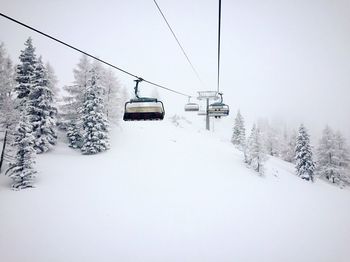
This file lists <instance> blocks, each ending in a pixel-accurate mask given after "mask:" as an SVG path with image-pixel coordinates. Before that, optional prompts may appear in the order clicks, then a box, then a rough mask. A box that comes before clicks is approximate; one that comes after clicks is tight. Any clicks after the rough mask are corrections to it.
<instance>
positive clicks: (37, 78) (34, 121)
mask: <svg viewBox="0 0 350 262" xmlns="http://www.w3.org/2000/svg"><path fill="white" fill-rule="evenodd" d="M32 83H33V85H32V89H31V90H30V93H29V100H28V106H29V114H30V118H29V120H30V123H31V125H32V130H33V135H34V137H35V144H34V149H35V150H36V152H37V153H43V152H46V151H48V150H49V149H51V148H52V147H53V146H54V145H55V144H56V140H57V135H56V131H55V124H56V114H57V109H56V107H54V105H53V103H54V101H53V97H54V95H53V91H52V89H51V88H50V85H51V84H50V81H49V78H48V72H47V70H46V68H45V67H44V64H43V62H42V60H41V58H39V59H38V61H37V64H36V67H35V70H34V77H33V81H32Z"/></svg>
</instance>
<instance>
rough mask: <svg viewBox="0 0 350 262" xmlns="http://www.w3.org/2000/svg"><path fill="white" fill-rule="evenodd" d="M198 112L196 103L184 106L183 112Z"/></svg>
mask: <svg viewBox="0 0 350 262" xmlns="http://www.w3.org/2000/svg"><path fill="white" fill-rule="evenodd" d="M198 110H199V105H198V104H196V103H187V104H186V105H185V111H188V112H189V111H192V112H193V111H198Z"/></svg>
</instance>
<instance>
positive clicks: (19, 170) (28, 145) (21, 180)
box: [6, 101, 37, 190]
mask: <svg viewBox="0 0 350 262" xmlns="http://www.w3.org/2000/svg"><path fill="white" fill-rule="evenodd" d="M27 103H28V101H26V102H25V103H23V104H22V110H21V116H20V119H19V123H18V126H17V128H16V130H15V141H14V146H15V147H16V157H15V161H14V162H13V163H11V164H10V167H9V169H8V170H7V171H6V174H7V175H9V177H10V178H12V179H13V184H12V188H13V189H16V190H20V189H25V188H30V187H33V182H34V178H35V175H36V173H37V172H36V170H35V169H34V164H35V160H34V159H35V150H34V148H33V146H34V141H35V138H34V136H33V135H32V126H31V125H30V123H29V118H30V115H29V110H28V106H27Z"/></svg>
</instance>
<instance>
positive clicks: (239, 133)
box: [231, 110, 246, 150]
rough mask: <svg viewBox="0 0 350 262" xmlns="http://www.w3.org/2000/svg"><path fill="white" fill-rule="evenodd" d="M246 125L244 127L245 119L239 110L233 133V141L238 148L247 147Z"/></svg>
mask: <svg viewBox="0 0 350 262" xmlns="http://www.w3.org/2000/svg"><path fill="white" fill-rule="evenodd" d="M245 139H246V137H245V127H244V119H243V117H242V115H241V112H240V110H238V112H237V115H236V118H235V123H234V125H233V133H232V138H231V142H232V144H234V145H235V146H236V147H237V148H238V149H240V150H243V149H244V147H245V142H246V141H245Z"/></svg>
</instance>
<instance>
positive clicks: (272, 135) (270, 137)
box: [265, 126, 282, 157]
mask: <svg viewBox="0 0 350 262" xmlns="http://www.w3.org/2000/svg"><path fill="white" fill-rule="evenodd" d="M281 139H282V136H281V135H280V134H279V132H278V130H277V129H275V128H273V127H271V126H268V129H267V130H266V136H265V147H266V151H267V153H268V154H269V155H270V156H276V157H280V154H281Z"/></svg>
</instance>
